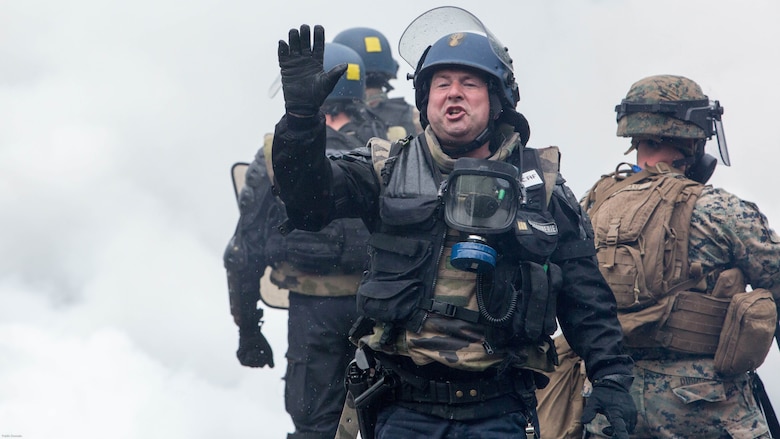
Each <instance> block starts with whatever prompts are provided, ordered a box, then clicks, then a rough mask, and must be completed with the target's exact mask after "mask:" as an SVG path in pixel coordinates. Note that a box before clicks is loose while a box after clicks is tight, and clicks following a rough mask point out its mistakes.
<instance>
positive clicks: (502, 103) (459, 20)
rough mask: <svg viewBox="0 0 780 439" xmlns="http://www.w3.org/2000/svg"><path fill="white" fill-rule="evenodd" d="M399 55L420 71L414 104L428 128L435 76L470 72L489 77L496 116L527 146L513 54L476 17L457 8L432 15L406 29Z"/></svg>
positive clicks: (416, 74) (435, 10)
mask: <svg viewBox="0 0 780 439" xmlns="http://www.w3.org/2000/svg"><path fill="white" fill-rule="evenodd" d="M398 52H399V54H400V55H401V57H402V58H403V59H404V60H406V62H408V63H409V65H411V66H412V67H414V68H415V72H414V76H413V81H414V89H415V104H416V106H417V109H418V110H420V119H421V123H422V125H423V126H427V125H428V120H427V114H426V113H427V108H426V107H427V103H428V102H427V101H428V93H429V91H430V82H431V78H432V77H433V74H434V72H435V71H436V70H438V69H441V68H447V67H461V68H462V67H465V68H469V69H473V70H475V71H477V72H479V73H481V74H483V75H484V78H485V80H486V81H487V83H488V87H489V91H490V96H491V101H492V105H491V107H492V109H493V112H494V116H495V117H496V118H498V117H499V116H505V117H506V119H507V122H509V123H511V124H513V125H514V126H516V127H517V128H518V131H519V132H520V134H521V138H522V142H523V144H525V143H526V142H527V141H528V137H529V135H530V130H529V128H528V122H527V121H526V120H525V117H523V116H522V115H521V114H519V113H517V112H516V111H515V107H516V106H517V103H518V102H519V101H520V92H519V90H518V86H517V82H516V81H515V74H514V68H513V66H512V58H511V57H510V56H509V50H508V49H507V48H506V47H505V46H504V45H503V44H501V42H500V41H498V39H497V38H496V37H495V36H493V34H492V33H491V32H490V31H489V30H488V29H487V28H486V27H485V26H484V25H483V24H482V22H481V21H480V20H479V19H478V18H476V17H475V16H474V15H472V14H471V13H469V12H468V11H466V10H464V9H461V8H457V7H453V6H444V7H440V8H435V9H432V10H430V11H428V12H426V13H424V14H422V15H421V16H419V17H418V18H416V19H415V20H414V21H413V22H412V23H411V24H410V25H409V26H408V27H407V28H406V30H405V31H404V33H403V35H402V36H401V39H400V41H399V44H398Z"/></svg>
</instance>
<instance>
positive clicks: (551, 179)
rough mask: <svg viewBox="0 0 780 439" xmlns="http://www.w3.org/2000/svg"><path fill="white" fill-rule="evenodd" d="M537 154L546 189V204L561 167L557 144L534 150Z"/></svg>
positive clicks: (556, 182)
mask: <svg viewBox="0 0 780 439" xmlns="http://www.w3.org/2000/svg"><path fill="white" fill-rule="evenodd" d="M536 151H537V153H538V155H539V161H540V162H541V165H542V173H543V174H544V183H545V189H546V190H547V205H549V204H550V199H551V198H552V194H553V189H554V188H555V186H556V185H557V184H561V183H562V182H559V179H558V178H559V175H560V174H559V171H560V168H561V152H560V150H559V149H558V147H557V146H548V147H546V148H541V149H537V150H536Z"/></svg>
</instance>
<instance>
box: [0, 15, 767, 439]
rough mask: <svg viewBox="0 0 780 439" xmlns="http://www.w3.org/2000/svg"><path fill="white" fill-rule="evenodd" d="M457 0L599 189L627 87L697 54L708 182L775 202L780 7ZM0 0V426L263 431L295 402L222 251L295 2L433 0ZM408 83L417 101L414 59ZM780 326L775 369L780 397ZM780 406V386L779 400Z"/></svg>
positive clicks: (329, 19) (540, 142)
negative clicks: (721, 152) (706, 105)
mask: <svg viewBox="0 0 780 439" xmlns="http://www.w3.org/2000/svg"><path fill="white" fill-rule="evenodd" d="M471 3H473V2H465V1H457V2H453V4H455V5H459V6H462V7H464V8H465V9H467V10H469V11H471V12H473V13H474V14H475V15H477V16H478V17H480V18H481V19H482V21H483V22H484V23H485V24H486V25H487V26H488V27H489V28H490V29H491V31H492V32H493V33H494V34H495V35H497V36H498V37H499V38H500V39H501V41H502V42H503V43H504V44H505V45H507V46H508V47H509V48H510V54H511V55H512V56H513V58H514V59H515V69H516V74H517V77H518V83H519V85H520V93H521V96H522V100H521V102H520V106H519V108H520V110H521V111H522V112H523V113H524V114H525V115H526V116H527V117H528V119H529V121H530V123H531V131H532V136H531V139H532V140H531V144H532V145H533V146H545V145H549V144H556V145H559V146H560V147H561V149H562V151H563V162H562V166H563V171H564V174H565V175H566V177H567V178H568V180H569V184H570V186H571V187H572V188H573V189H574V190H575V192H576V193H578V194H581V193H582V192H584V191H585V190H586V189H587V188H588V187H589V185H590V184H591V183H592V182H593V181H594V180H595V179H596V178H597V177H598V176H599V175H600V174H602V173H605V172H609V171H610V170H611V169H612V168H613V167H614V165H615V164H617V162H619V161H620V160H621V159H624V157H623V156H622V155H621V154H622V152H623V151H624V150H625V147H626V142H625V140H624V139H619V138H617V137H615V136H614V132H615V124H614V112H613V108H614V105H615V104H616V103H618V102H619V101H620V99H621V98H622V96H624V95H625V93H626V91H627V90H628V87H629V86H630V85H631V83H633V82H634V81H636V80H637V79H639V78H641V77H644V76H647V75H651V74H657V73H676V74H682V75H686V76H689V77H691V78H693V79H695V80H696V81H698V82H699V83H700V84H702V86H703V87H704V88H705V92H706V93H708V94H709V95H710V97H712V98H713V99H719V100H721V103H722V105H723V106H724V107H725V110H726V113H725V114H724V125H725V129H726V134H727V137H728V140H729V146H730V147H731V157H732V162H733V163H734V165H733V166H732V167H731V168H719V169H718V171H717V172H716V175H715V177H714V178H713V183H714V184H716V185H719V186H723V187H726V188H727V189H729V190H730V191H732V192H734V193H736V194H737V195H740V196H742V197H744V198H746V199H748V200H751V201H755V202H757V203H758V205H759V206H760V207H761V208H762V210H763V211H764V213H766V214H767V216H768V217H769V219H770V224H772V225H774V226H775V227H778V226H780V223H778V222H780V208H778V207H777V206H776V203H774V201H775V198H776V196H775V193H774V191H773V190H772V188H773V187H774V186H776V185H777V183H778V182H777V173H776V172H775V171H774V169H773V167H774V163H775V162H776V160H774V159H775V158H777V151H778V150H780V148H778V146H780V145H778V140H777V137H776V136H775V135H774V132H773V131H772V129H771V127H772V126H774V125H775V124H776V123H777V120H778V119H779V118H780V117H779V116H780V110H778V108H777V107H776V106H775V105H774V103H775V102H778V101H780V96H778V94H780V91H778V88H777V87H774V86H773V84H775V82H776V78H777V77H780V66H778V65H777V64H776V63H775V60H777V59H778V58H779V57H780V44H778V41H780V30H778V28H777V26H776V23H777V22H778V19H779V18H780V7H778V5H777V3H776V2H773V1H770V0H759V1H755V2H750V3H749V4H743V3H737V2H726V1H718V2H714V3H713V2H711V1H704V0H695V1H690V2H676V1H672V0H659V1H656V2H653V3H652V5H651V4H649V3H646V2H641V1H638V0H637V1H617V0H593V1H589V2H580V1H574V0H569V1H563V2H556V3H547V2H524V3H511V4H509V3H506V2H498V1H495V2H492V1H488V2H481V3H479V4H471ZM290 5H291V4H289V3H283V4H274V5H272V6H268V5H267V4H260V3H259V2H248V1H244V0H235V1H230V2H217V1H214V0H196V1H194V2H188V3H186V4H185V3H181V2H174V1H171V0H155V1H151V0H139V1H135V2H132V3H121V2H120V3H117V2H99V1H91V0H75V1H70V2H57V1H52V0H28V1H23V2H19V1H17V2H13V1H10V2H2V3H0V55H2V56H0V207H2V210H1V212H2V213H0V226H2V227H1V228H0V230H2V233H0V251H1V252H2V253H0V389H2V391H0V434H2V435H8V436H9V437H14V436H17V435H18V436H19V437H24V438H27V439H39V438H41V439H49V438H54V437H56V438H66V439H67V438H74V439H76V438H78V439H85V438H88V439H91V438H103V437H115V438H139V437H145V438H151V439H154V438H166V439H168V438H180V437H191V438H204V439H205V438H213V437H226V438H262V437H283V435H284V434H286V433H287V432H289V431H291V430H292V425H291V422H290V421H289V417H288V416H287V414H286V413H285V412H284V403H283V381H282V376H283V374H284V363H285V361H284V352H285V349H286V313H285V312H284V311H278V310H266V316H265V320H266V325H265V326H264V332H265V333H266V334H267V335H268V337H269V339H270V341H271V344H272V346H273V348H274V353H275V363H276V367H275V368H274V369H267V368H266V369H260V370H257V369H248V368H244V367H241V366H240V365H239V363H238V361H237V360H236V358H235V349H236V345H237V331H236V328H235V327H234V325H233V322H232V319H231V317H230V315H229V310H228V302H227V291H226V281H225V277H224V270H223V269H222V261H221V257H222V250H223V249H224V246H225V244H226V243H227V240H228V238H229V237H230V235H231V234H232V232H233V228H234V225H235V220H236V219H237V216H238V211H237V208H236V206H235V200H234V198H233V193H232V188H231V183H230V177H229V169H230V165H231V164H232V163H233V162H236V161H248V160H251V159H252V157H253V156H254V153H255V150H256V149H257V147H258V146H259V145H260V142H261V139H262V135H263V134H264V133H266V132H270V131H272V130H273V126H274V124H275V123H276V121H277V120H278V119H279V117H280V116H281V114H282V111H283V107H282V102H281V96H277V97H276V98H274V99H270V98H269V97H268V96H267V94H266V91H267V89H268V86H269V85H270V84H271V82H272V81H273V80H274V78H275V77H276V76H277V75H278V65H277V60H276V45H277V41H278V40H279V39H284V38H286V35H287V30H288V29H289V28H291V27H297V26H299V25H300V24H303V23H308V24H323V25H324V26H325V27H326V32H327V35H331V36H332V35H333V34H335V32H338V31H339V30H341V29H344V28H346V27H351V26H371V27H375V28H377V29H380V30H382V31H383V32H385V34H386V35H387V36H388V38H389V39H390V40H391V41H396V42H397V41H398V38H399V37H400V35H401V33H402V32H403V29H404V28H405V26H406V25H407V24H408V23H409V22H410V21H411V20H412V19H414V18H415V17H416V16H417V15H419V14H421V13H423V12H425V11H426V10H427V9H429V8H431V7H435V6H439V4H437V3H435V2H433V1H429V0H425V1H422V2H417V3H416V4H415V7H413V8H409V7H404V8H395V9H394V8H392V7H389V6H388V7H385V8H383V9H384V10H383V13H381V14H373V15H372V14H370V13H369V11H365V12H361V13H358V11H356V10H355V9H354V8H355V7H357V6H356V4H355V3H349V2H344V1H340V0H337V1H335V2H334V1H331V2H325V3H323V2H314V1H310V0H307V1H304V2H298V3H296V4H295V6H294V7H292V6H290ZM398 60H399V62H400V63H401V69H400V70H399V79H398V80H397V81H395V86H396V88H397V91H396V92H394V93H395V94H396V95H403V96H406V97H407V98H409V99H410V100H413V91H412V90H411V87H410V83H409V82H407V81H404V80H403V77H404V76H405V75H406V73H408V72H411V70H412V69H411V67H409V66H407V65H406V64H405V63H404V62H403V61H402V60H401V59H400V58H398ZM778 364H780V354H779V353H778V351H777V350H776V349H774V348H773V350H772V351H771V352H770V357H769V359H768V360H767V362H766V363H765V365H764V366H763V367H762V368H761V369H760V372H761V376H762V377H763V378H764V380H765V383H766V385H767V388H768V390H769V393H770V395H771V396H772V397H773V398H774V399H775V400H777V399H778V398H780V378H778V377H777V374H773V373H769V371H770V370H773V369H776V368H777V367H778ZM776 406H780V403H778V404H776Z"/></svg>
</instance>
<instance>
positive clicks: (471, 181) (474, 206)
mask: <svg viewBox="0 0 780 439" xmlns="http://www.w3.org/2000/svg"><path fill="white" fill-rule="evenodd" d="M519 174H520V171H519V170H518V169H517V168H516V167H515V166H512V165H511V164H509V163H505V162H499V161H495V160H484V159H474V158H465V157H464V158H459V159H458V160H457V161H456V162H455V167H454V169H453V171H452V172H451V173H450V175H449V177H448V179H447V180H446V182H445V184H444V185H443V187H442V191H441V193H442V197H443V201H444V220H445V221H446V223H447V225H448V226H450V227H452V228H453V229H455V230H458V231H459V232H461V234H462V235H463V237H464V238H465V240H464V241H461V242H459V243H457V244H455V245H454V246H453V247H452V255H451V257H450V263H451V264H452V266H453V267H455V268H457V269H460V270H464V271H470V272H475V273H486V272H490V271H492V270H493V269H494V268H495V266H496V257H497V252H496V250H495V249H494V248H492V247H491V246H490V245H489V244H488V237H489V236H491V235H493V236H495V235H498V234H501V233H504V232H506V231H508V230H509V229H510V228H511V227H512V225H513V224H514V221H515V214H516V212H517V205H518V200H519V198H520V187H519V184H518V179H519Z"/></svg>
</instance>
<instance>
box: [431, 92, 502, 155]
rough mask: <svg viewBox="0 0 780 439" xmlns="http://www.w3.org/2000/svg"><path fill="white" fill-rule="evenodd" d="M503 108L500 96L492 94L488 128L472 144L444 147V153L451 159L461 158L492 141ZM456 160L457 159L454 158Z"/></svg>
mask: <svg viewBox="0 0 780 439" xmlns="http://www.w3.org/2000/svg"><path fill="white" fill-rule="evenodd" d="M502 110H503V108H502V107H501V101H500V99H499V98H498V95H497V94H496V93H493V92H491V93H490V119H489V121H488V125H487V127H485V129H484V130H483V131H482V132H481V133H479V135H477V137H476V138H475V139H474V140H472V141H471V142H469V143H467V144H465V145H463V146H460V147H457V148H446V149H445V148H444V146H442V151H444V153H445V154H447V155H448V156H450V157H453V156H460V155H463V154H466V153H468V152H471V151H474V150H475V149H479V148H481V147H482V145H484V144H485V143H486V142H488V141H490V138H491V137H492V136H493V129H494V127H495V125H496V120H497V119H498V118H499V116H501V112H502ZM453 158H455V157H453Z"/></svg>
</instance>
